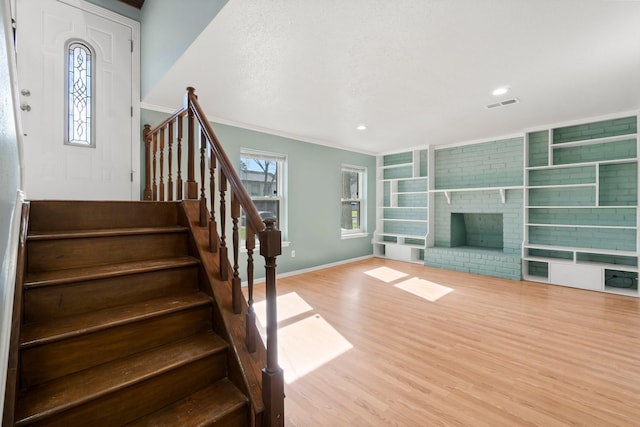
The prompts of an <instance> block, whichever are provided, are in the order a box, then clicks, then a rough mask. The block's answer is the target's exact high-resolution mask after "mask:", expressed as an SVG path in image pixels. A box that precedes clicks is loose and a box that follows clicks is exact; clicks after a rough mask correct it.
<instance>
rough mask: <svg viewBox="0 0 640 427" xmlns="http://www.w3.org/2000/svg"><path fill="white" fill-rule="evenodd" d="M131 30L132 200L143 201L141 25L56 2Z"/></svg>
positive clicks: (77, 0) (79, 3) (78, 3)
mask: <svg viewBox="0 0 640 427" xmlns="http://www.w3.org/2000/svg"><path fill="white" fill-rule="evenodd" d="M56 1H58V2H59V3H64V4H67V5H69V6H72V7H75V8H77V9H80V10H83V11H85V12H88V13H92V14H94V15H97V16H100V17H101V18H104V19H108V20H110V21H113V22H116V23H118V24H121V25H123V26H125V27H129V28H131V38H132V40H131V41H132V43H133V45H132V48H133V52H132V53H131V176H132V179H131V200H141V199H142V197H141V195H142V188H141V187H140V176H141V172H140V168H141V163H140V133H141V130H140V23H139V22H138V21H134V20H133V19H131V18H127V17H126V16H123V15H119V14H117V13H115V12H112V11H110V10H108V9H105V8H103V7H100V6H96V5H95V4H93V3H89V2H88V1H85V0H56Z"/></svg>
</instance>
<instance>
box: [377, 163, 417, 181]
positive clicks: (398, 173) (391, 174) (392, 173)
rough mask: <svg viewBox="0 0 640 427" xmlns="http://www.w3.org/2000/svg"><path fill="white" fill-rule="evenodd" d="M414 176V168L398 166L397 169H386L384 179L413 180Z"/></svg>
mask: <svg viewBox="0 0 640 427" xmlns="http://www.w3.org/2000/svg"><path fill="white" fill-rule="evenodd" d="M412 174H413V167H412V166H398V167H395V168H389V169H385V170H384V173H383V177H384V179H397V178H411V176H412Z"/></svg>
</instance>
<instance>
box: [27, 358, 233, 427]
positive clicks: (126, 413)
mask: <svg viewBox="0 0 640 427" xmlns="http://www.w3.org/2000/svg"><path fill="white" fill-rule="evenodd" d="M226 359H227V356H226V352H222V353H218V354H216V355H213V356H211V357H207V358H204V359H201V360H198V361H195V362H193V363H190V364H188V365H185V366H182V367H180V368H177V369H174V370H172V371H170V372H166V373H164V374H162V375H159V376H156V377H154V378H151V379H149V380H147V381H144V382H142V383H138V384H135V385H132V386H130V387H128V388H125V389H123V390H119V391H114V392H113V393H109V394H107V395H105V396H103V397H101V398H98V399H96V400H94V401H92V402H88V403H86V404H84V405H81V406H79V407H76V408H72V409H69V410H67V411H65V412H63V413H61V414H58V415H56V416H53V417H51V418H48V419H43V420H41V421H40V422H36V423H33V424H28V423H21V424H19V425H33V426H60V427H69V426H75V425H90V426H92V427H102V426H105V427H112V426H117V425H123V424H125V423H127V422H130V421H133V420H135V419H136V418H139V417H141V416H143V415H145V414H148V413H150V412H154V411H156V410H158V409H160V408H162V407H164V406H166V405H168V404H170V403H173V402H175V401H177V400H180V399H182V398H184V397H186V396H188V395H189V394H191V393H193V391H194V390H199V389H201V388H203V387H205V386H207V385H208V384H210V383H212V382H215V381H217V380H219V379H220V378H222V377H224V376H225V375H226V363H227V360H226ZM212 404H215V403H214V402H212Z"/></svg>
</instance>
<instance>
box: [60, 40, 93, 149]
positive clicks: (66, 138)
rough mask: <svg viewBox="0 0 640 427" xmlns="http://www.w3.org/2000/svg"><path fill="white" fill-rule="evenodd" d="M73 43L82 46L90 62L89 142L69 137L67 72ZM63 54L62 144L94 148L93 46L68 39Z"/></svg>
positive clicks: (83, 41)
mask: <svg viewBox="0 0 640 427" xmlns="http://www.w3.org/2000/svg"><path fill="white" fill-rule="evenodd" d="M74 45H79V46H81V47H83V48H84V49H85V51H86V53H87V55H89V58H90V63H89V69H88V74H89V85H88V86H89V88H88V93H89V102H87V108H88V109H89V117H90V118H89V126H88V127H89V132H88V134H89V136H88V138H89V143H88V144H87V143H84V142H79V141H73V140H71V138H70V129H71V127H72V123H70V120H69V118H70V108H71V105H70V102H69V100H70V98H71V94H70V93H69V91H70V87H69V74H70V71H71V69H70V64H69V59H70V50H71V49H72V47H73V46H74ZM64 54H65V68H64V71H65V72H64V145H68V146H73V147H85V148H96V120H95V118H96V97H95V94H96V91H95V89H96V65H95V64H96V51H95V49H94V48H93V46H92V45H91V44H90V43H89V42H87V41H86V40H82V39H76V38H74V39H69V40H67V42H66V43H65V45H64Z"/></svg>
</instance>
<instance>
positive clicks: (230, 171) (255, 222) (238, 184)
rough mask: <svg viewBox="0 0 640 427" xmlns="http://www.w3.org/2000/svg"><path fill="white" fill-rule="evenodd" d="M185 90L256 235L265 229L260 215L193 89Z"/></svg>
mask: <svg viewBox="0 0 640 427" xmlns="http://www.w3.org/2000/svg"><path fill="white" fill-rule="evenodd" d="M187 90H188V96H189V98H190V101H191V103H190V105H189V108H191V109H193V113H194V114H195V116H196V118H197V119H198V122H200V126H202V131H203V132H204V133H205V135H206V136H207V139H208V140H209V141H211V142H212V143H213V145H212V149H213V152H214V154H215V156H216V159H217V160H218V164H219V165H220V168H222V171H223V172H224V174H225V176H226V177H227V181H228V182H229V185H230V186H231V188H232V189H233V193H234V194H235V196H236V197H237V198H238V202H239V203H240V206H241V207H242V209H243V210H244V213H245V216H246V217H247V222H248V223H249V224H250V225H251V228H253V230H254V231H255V233H256V234H257V233H259V232H260V231H262V230H264V229H265V228H266V227H265V225H264V222H263V221H262V218H261V217H260V214H259V213H258V209H257V208H256V206H255V205H254V203H253V200H251V197H249V194H248V193H247V190H246V189H245V188H244V185H242V181H241V180H240V176H238V174H237V172H236V170H235V168H234V167H233V166H232V165H231V161H229V157H227V154H226V153H225V152H224V150H223V149H222V145H221V144H220V141H219V140H218V137H217V136H216V134H215V132H213V128H212V127H211V124H210V123H209V121H208V120H207V118H206V116H205V114H204V112H203V111H202V108H201V107H200V104H199V103H198V99H197V98H196V97H195V94H194V91H195V89H193V88H192V87H190V88H188V89H187Z"/></svg>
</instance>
